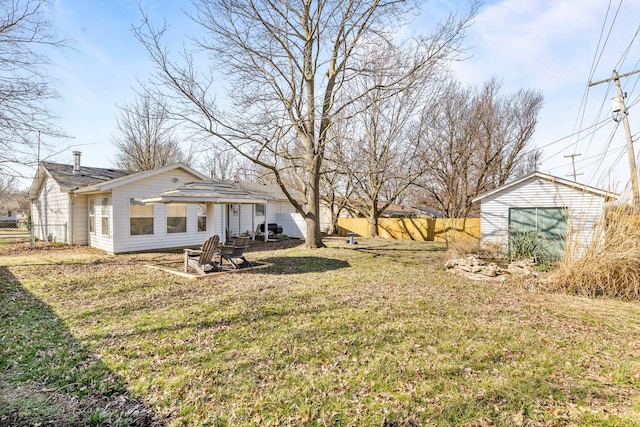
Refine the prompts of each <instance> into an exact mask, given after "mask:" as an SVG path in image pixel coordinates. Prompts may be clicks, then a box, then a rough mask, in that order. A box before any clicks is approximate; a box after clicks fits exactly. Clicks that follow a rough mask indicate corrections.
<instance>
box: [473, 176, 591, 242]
mask: <svg viewBox="0 0 640 427" xmlns="http://www.w3.org/2000/svg"><path fill="white" fill-rule="evenodd" d="M527 207H544V208H549V207H560V208H566V209H567V212H568V216H569V219H568V226H569V236H568V239H569V240H568V243H569V244H570V245H571V247H572V248H575V249H577V251H578V252H579V253H581V252H582V251H583V250H584V249H585V248H586V246H587V245H588V244H589V243H590V242H591V237H592V235H593V229H594V227H595V226H596V225H597V224H598V222H599V221H600V219H601V217H602V213H603V208H604V198H603V197H602V196H599V195H595V194H592V193H589V192H584V191H581V190H579V189H576V188H572V187H567V186H566V185H562V184H557V183H553V182H549V181H547V180H544V179H540V178H536V179H534V180H531V181H524V182H522V183H520V184H519V185H516V186H513V187H510V188H509V189H507V190H505V191H502V192H497V193H495V194H492V195H490V196H488V197H486V198H485V199H483V200H482V209H481V213H480V228H481V240H482V242H483V244H490V243H496V244H499V245H501V246H505V245H507V244H508V239H509V230H508V224H509V208H527ZM567 247H569V245H567Z"/></svg>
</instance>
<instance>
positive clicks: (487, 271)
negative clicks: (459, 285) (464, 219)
mask: <svg viewBox="0 0 640 427" xmlns="http://www.w3.org/2000/svg"><path fill="white" fill-rule="evenodd" d="M535 265H536V263H535V262H533V261H532V260H523V261H514V262H512V263H510V264H509V265H508V266H507V267H506V268H502V267H500V266H499V265H498V264H496V263H494V262H488V261H486V260H483V259H482V258H480V257H478V256H475V255H467V256H466V257H464V258H455V259H450V260H448V261H447V262H445V264H444V266H445V267H446V268H447V270H448V271H451V272H454V273H456V272H457V273H460V274H463V275H465V276H467V277H469V278H471V279H476V280H482V279H487V278H500V277H501V276H504V275H506V274H510V275H518V276H525V277H527V276H533V277H536V276H537V274H536V273H535V272H534V270H533V267H534V266H535Z"/></svg>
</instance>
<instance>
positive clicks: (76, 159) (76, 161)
mask: <svg viewBox="0 0 640 427" xmlns="http://www.w3.org/2000/svg"><path fill="white" fill-rule="evenodd" d="M80 156H82V152H81V151H74V152H73V174H74V175H80Z"/></svg>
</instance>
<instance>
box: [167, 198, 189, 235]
mask: <svg viewBox="0 0 640 427" xmlns="http://www.w3.org/2000/svg"><path fill="white" fill-rule="evenodd" d="M186 232H187V205H174V204H170V205H167V233H186Z"/></svg>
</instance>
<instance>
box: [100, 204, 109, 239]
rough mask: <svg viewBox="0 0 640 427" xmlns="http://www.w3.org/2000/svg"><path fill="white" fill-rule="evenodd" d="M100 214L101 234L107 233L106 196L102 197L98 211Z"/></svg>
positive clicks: (107, 208) (107, 206)
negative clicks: (100, 207)
mask: <svg viewBox="0 0 640 427" xmlns="http://www.w3.org/2000/svg"><path fill="white" fill-rule="evenodd" d="M100 214H101V215H102V235H103V236H108V235H109V199H108V198H107V197H103V198H102V209H101V211H100Z"/></svg>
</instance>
